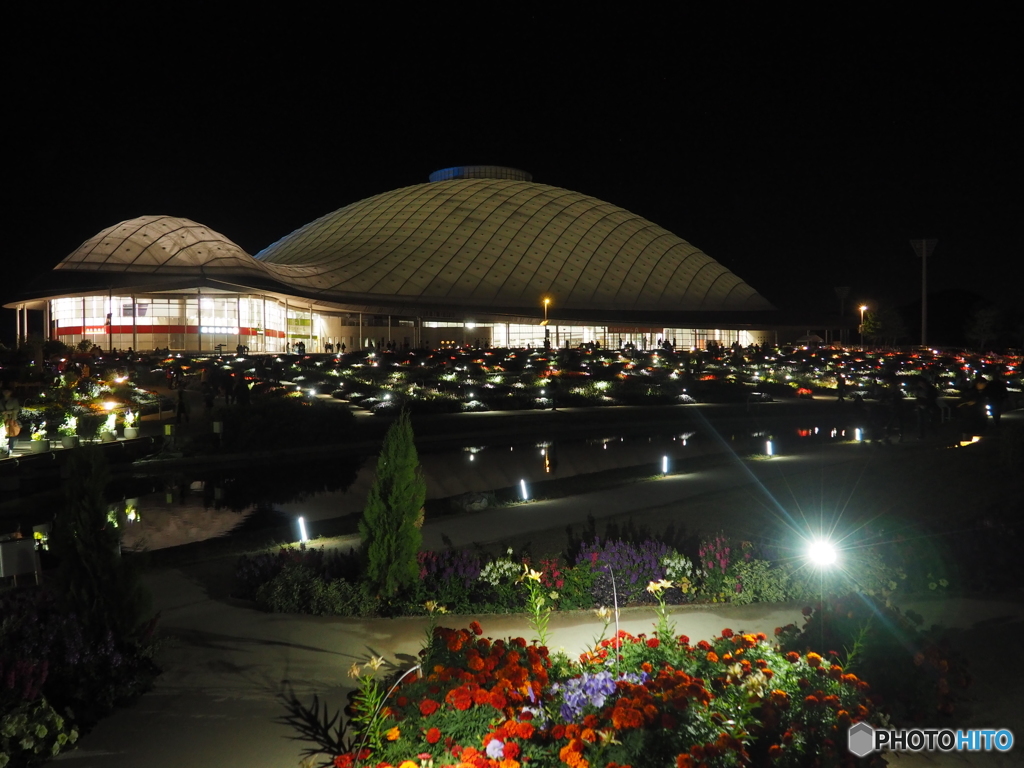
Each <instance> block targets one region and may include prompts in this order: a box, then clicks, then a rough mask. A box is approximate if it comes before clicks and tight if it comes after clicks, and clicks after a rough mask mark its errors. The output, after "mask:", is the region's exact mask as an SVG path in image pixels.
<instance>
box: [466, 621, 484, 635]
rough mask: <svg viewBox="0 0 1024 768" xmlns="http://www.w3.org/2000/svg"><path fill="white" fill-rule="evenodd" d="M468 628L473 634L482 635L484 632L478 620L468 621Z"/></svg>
mask: <svg viewBox="0 0 1024 768" xmlns="http://www.w3.org/2000/svg"><path fill="white" fill-rule="evenodd" d="M469 628H470V630H471V631H472V632H473V634H474V635H482V634H483V633H484V629H483V627H481V626H480V622H479V621H471V622H469Z"/></svg>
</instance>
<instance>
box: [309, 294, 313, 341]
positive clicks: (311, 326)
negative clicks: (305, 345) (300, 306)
mask: <svg viewBox="0 0 1024 768" xmlns="http://www.w3.org/2000/svg"><path fill="white" fill-rule="evenodd" d="M309 346H310V350H309V351H310V352H312V351H313V349H312V347H313V304H312V302H310V305H309Z"/></svg>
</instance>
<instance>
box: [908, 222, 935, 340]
mask: <svg viewBox="0 0 1024 768" xmlns="http://www.w3.org/2000/svg"><path fill="white" fill-rule="evenodd" d="M937 242H939V241H938V240H935V239H931V240H928V239H926V238H921V239H920V240H911V241H910V245H911V246H912V247H913V249H914V252H915V253H916V254H917V255H918V256H920V257H921V346H922V347H923V346H925V345H926V344H927V343H928V341H927V339H928V252H929V251H932V252H934V251H935V244H936V243H937Z"/></svg>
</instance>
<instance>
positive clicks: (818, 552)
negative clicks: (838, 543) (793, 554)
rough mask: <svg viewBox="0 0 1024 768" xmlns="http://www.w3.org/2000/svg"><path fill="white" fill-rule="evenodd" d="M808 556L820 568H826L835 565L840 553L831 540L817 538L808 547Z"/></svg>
mask: <svg viewBox="0 0 1024 768" xmlns="http://www.w3.org/2000/svg"><path fill="white" fill-rule="evenodd" d="M807 558H808V559H809V560H810V561H811V562H812V563H814V564H815V565H816V566H818V567H819V568H824V567H825V566H828V565H833V564H834V563H835V562H836V560H837V559H838V555H837V554H836V548H835V547H834V546H833V545H832V543H831V542H830V541H827V540H825V539H815V540H814V541H812V542H811V546H810V547H808V549H807Z"/></svg>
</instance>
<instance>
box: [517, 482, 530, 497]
mask: <svg viewBox="0 0 1024 768" xmlns="http://www.w3.org/2000/svg"><path fill="white" fill-rule="evenodd" d="M519 490H520V492H521V493H522V497H523V501H529V499H530V496H529V494H528V493H527V492H526V481H525V480H520V481H519Z"/></svg>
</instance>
